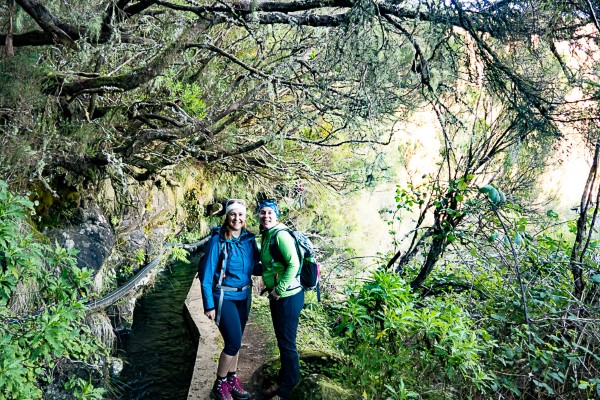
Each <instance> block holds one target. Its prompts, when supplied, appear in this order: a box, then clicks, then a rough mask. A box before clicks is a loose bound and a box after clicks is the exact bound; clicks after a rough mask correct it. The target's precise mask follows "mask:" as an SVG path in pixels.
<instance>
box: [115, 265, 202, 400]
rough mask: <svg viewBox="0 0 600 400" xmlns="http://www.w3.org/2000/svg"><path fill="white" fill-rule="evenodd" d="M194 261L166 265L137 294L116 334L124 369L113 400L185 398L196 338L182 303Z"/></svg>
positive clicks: (189, 282) (191, 276) (194, 266)
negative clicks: (128, 321) (127, 326)
mask: <svg viewBox="0 0 600 400" xmlns="http://www.w3.org/2000/svg"><path fill="white" fill-rule="evenodd" d="M197 261H198V260H197V259H192V262H191V264H185V263H182V262H175V263H173V264H171V265H170V267H169V268H166V269H165V270H164V271H162V272H161V273H160V274H159V276H158V278H157V281H156V284H155V286H154V287H153V288H152V289H150V290H149V291H148V292H147V293H146V294H145V295H144V296H143V297H142V298H141V299H138V302H137V304H136V307H135V311H134V316H133V326H132V327H131V331H130V332H128V334H126V335H121V337H120V343H119V349H118V350H119V357H120V358H122V359H123V360H124V369H123V371H122V373H121V375H120V376H119V378H118V382H116V385H115V386H117V391H119V393H118V394H117V395H116V397H115V398H116V399H120V400H140V399H157V400H168V399H172V400H179V399H186V398H187V393H188V389H189V385H190V381H191V379H192V373H193V369H194V361H195V359H196V346H197V343H196V342H195V341H194V340H193V338H192V335H191V333H190V332H189V329H188V328H187V325H186V322H185V320H184V317H183V305H184V301H185V298H186V296H187V294H188V292H189V290H190V287H191V284H192V280H193V279H194V275H195V273H196V264H197Z"/></svg>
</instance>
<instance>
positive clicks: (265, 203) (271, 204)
mask: <svg viewBox="0 0 600 400" xmlns="http://www.w3.org/2000/svg"><path fill="white" fill-rule="evenodd" d="M265 207H271V208H272V209H273V211H274V212H275V215H277V218H279V209H278V208H277V203H275V199H267V200H261V201H259V202H258V209H257V212H260V210H262V209H263V208H265Z"/></svg>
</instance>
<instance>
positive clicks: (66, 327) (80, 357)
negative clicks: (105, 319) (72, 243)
mask: <svg viewBox="0 0 600 400" xmlns="http://www.w3.org/2000/svg"><path fill="white" fill-rule="evenodd" d="M31 213H34V211H33V203H31V202H30V201H29V200H27V199H26V198H23V197H20V196H15V195H13V194H12V193H10V192H9V191H8V189H7V185H6V183H5V182H3V181H0V265H1V267H2V270H1V271H0V320H1V321H2V323H1V324H0V346H1V349H2V350H1V353H0V354H1V357H0V399H40V398H42V397H44V398H51V397H52V396H56V397H60V396H64V395H65V394H64V393H65V389H66V393H71V394H72V395H73V396H75V397H76V398H88V399H92V398H102V394H103V392H104V391H103V390H101V389H98V388H95V385H97V383H98V382H100V381H102V379H103V378H102V377H103V375H104V369H105V368H106V364H105V362H106V356H107V355H108V349H107V348H106V347H105V345H104V344H103V343H101V342H100V337H101V336H99V335H98V332H92V331H91V330H90V328H89V327H88V325H87V324H85V323H84V320H85V318H86V312H85V308H84V307H83V303H84V302H85V300H86V298H87V295H88V292H89V289H90V286H91V271H87V270H84V269H80V268H78V267H77V262H76V260H75V257H74V251H75V250H66V249H64V248H61V247H58V246H56V245H55V244H52V243H46V242H44V241H41V240H40V235H39V234H36V232H33V231H32V230H31V225H30V224H29V223H28V219H29V217H30V216H31Z"/></svg>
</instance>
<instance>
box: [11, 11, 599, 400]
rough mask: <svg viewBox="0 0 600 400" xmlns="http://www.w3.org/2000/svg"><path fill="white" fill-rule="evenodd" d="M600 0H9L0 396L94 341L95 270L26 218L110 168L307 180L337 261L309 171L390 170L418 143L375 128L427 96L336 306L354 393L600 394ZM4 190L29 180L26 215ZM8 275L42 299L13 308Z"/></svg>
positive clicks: (252, 180)
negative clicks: (565, 179) (366, 266)
mask: <svg viewBox="0 0 600 400" xmlns="http://www.w3.org/2000/svg"><path fill="white" fill-rule="evenodd" d="M599 12H600V10H599V9H598V5H597V4H596V2H593V1H589V0H499V1H492V0H489V1H488V0H481V1H462V0H450V1H438V0H429V1H421V2H399V1H369V0H357V1H347V0H319V1H313V0H299V1H294V0H290V1H287V0H280V1H278V0H269V1H264V0H263V1H261V0H259V1H231V2H230V1H224V2H217V3H210V2H205V1H202V0H201V1H198V0H193V1H192V0H173V1H162V0H138V1H131V0H86V1H76V0H72V1H59V0H51V1H45V2H41V1H39V0H6V1H3V2H2V3H1V5H0V22H1V24H0V43H3V45H4V47H3V54H2V59H1V63H0V133H1V136H0V179H2V180H4V181H5V182H7V184H6V185H5V184H3V185H2V186H1V187H0V192H1V193H2V198H3V199H5V200H3V201H5V203H6V208H5V211H4V214H3V215H0V217H1V218H4V219H2V224H4V225H2V229H3V231H2V237H1V238H0V244H1V245H2V246H3V247H0V262H1V263H2V274H1V275H0V278H1V284H2V292H1V293H0V300H1V301H2V304H0V313H1V315H2V319H3V322H4V321H7V323H3V325H2V328H1V329H2V331H1V332H2V339H1V340H2V359H1V360H0V368H2V371H10V372H7V373H6V374H5V373H4V372H3V373H2V374H1V375H0V388H6V390H0V396H4V397H6V398H27V397H36V396H37V397H39V396H41V393H42V391H46V392H47V391H48V390H50V389H52V387H53V384H54V382H55V381H56V382H59V381H60V382H62V383H61V386H64V385H63V384H64V382H67V384H66V387H67V388H70V389H69V390H71V391H72V392H73V393H75V395H76V396H78V397H81V398H85V397H93V396H100V395H101V394H100V392H99V391H97V390H95V389H94V388H93V387H92V386H93V384H94V383H97V382H98V381H97V380H96V379H95V378H96V377H95V376H93V374H92V375H89V374H90V372H89V371H93V370H94V369H95V363H96V361H97V359H96V358H94V357H92V355H97V354H98V352H96V350H95V349H96V346H101V345H97V344H94V343H95V342H94V340H93V338H92V337H91V336H90V337H88V336H86V335H88V334H89V333H88V332H85V329H84V328H81V326H82V325H79V324H78V322H79V321H80V320H81V318H83V315H82V314H81V312H82V311H81V310H80V305H79V304H80V302H81V301H82V298H83V297H84V296H85V295H86V294H87V292H86V291H87V289H86V287H87V285H88V279H89V277H88V276H87V272H85V271H83V270H79V269H77V267H76V266H75V265H74V264H73V259H72V257H71V256H70V255H69V254H68V252H66V251H65V250H63V249H60V248H55V247H53V246H49V245H48V244H36V245H30V244H29V243H33V242H31V241H32V240H33V239H32V238H38V237H39V240H37V239H36V241H35V243H43V239H42V235H39V236H38V234H34V236H27V235H26V234H25V232H26V231H27V230H29V229H32V230H33V232H35V228H34V227H35V224H40V223H44V224H50V223H52V222H51V221H53V219H52V218H48V216H52V215H56V214H58V213H59V212H60V213H63V214H64V215H61V217H66V218H68V215H69V213H68V210H70V209H73V208H75V207H79V206H82V205H83V204H84V203H85V201H84V200H85V199H86V196H88V195H90V196H92V197H93V196H95V195H97V190H98V188H99V187H100V182H101V181H103V180H110V181H111V182H112V184H113V186H114V187H116V188H122V189H123V190H122V191H120V192H123V193H125V192H126V190H125V187H126V186H127V185H128V184H130V183H131V182H132V181H137V182H148V181H150V182H156V185H159V182H164V180H161V179H159V177H162V178H164V177H165V176H167V177H168V176H170V174H172V173H173V171H174V170H177V171H178V172H177V173H181V172H180V171H185V170H186V167H187V166H191V167H193V168H195V169H202V170H203V171H206V173H207V175H210V174H211V173H212V174H214V175H218V174H220V175H219V176H225V175H227V176H229V177H233V178H232V179H233V180H235V181H236V182H240V181H242V182H243V183H244V187H245V188H248V190H250V191H252V192H253V193H254V192H257V191H259V190H262V191H265V192H269V193H270V194H278V195H279V194H281V193H282V192H285V191H286V190H287V189H286V188H289V187H291V185H292V183H293V182H294V181H296V180H297V179H301V180H302V181H303V182H305V185H306V188H307V192H308V193H307V201H308V202H309V203H310V201H311V196H310V195H312V202H313V203H312V204H313V205H314V207H312V208H308V209H309V211H310V212H311V213H312V214H311V215H309V216H308V217H307V218H308V219H307V221H310V222H308V223H302V221H301V220H300V219H298V223H299V226H300V227H301V228H302V229H305V230H311V231H312V232H311V233H313V234H318V235H320V237H321V238H322V239H325V236H326V235H327V234H328V233H329V234H331V235H333V236H336V235H337V236H338V237H340V238H342V239H341V240H338V241H335V240H334V241H331V242H327V244H328V245H327V246H323V248H325V247H327V249H328V250H327V251H326V252H324V254H323V259H324V260H325V262H326V263H329V264H334V265H332V268H333V267H334V266H338V267H340V268H341V264H339V263H338V261H339V260H340V259H341V257H340V254H341V253H342V252H344V251H350V250H351V249H349V248H345V247H350V246H346V244H343V243H342V244H340V243H341V242H342V241H343V237H344V235H345V234H347V232H348V229H350V228H349V227H346V228H344V229H342V228H340V221H341V220H343V215H342V216H341V215H339V214H343V207H342V210H341V211H338V214H337V215H336V209H335V207H334V206H333V204H334V202H328V203H327V205H328V206H329V207H328V208H327V209H326V210H323V208H324V207H325V205H324V204H323V203H325V202H324V201H323V200H322V199H323V198H324V197H325V196H330V195H331V194H327V195H325V194H323V193H324V190H325V188H330V189H335V191H336V192H337V193H342V194H349V193H353V192H356V191H360V190H362V189H364V188H367V187H373V186H374V185H377V184H378V182H381V181H382V180H384V179H397V177H398V176H399V175H400V171H401V170H404V169H408V164H409V159H408V158H409V156H410V154H411V151H414V149H413V150H411V148H410V146H406V147H405V148H403V149H402V153H403V154H402V156H403V157H404V158H403V159H399V158H398V157H391V158H390V157H389V156H390V152H389V151H387V150H384V147H385V145H389V144H393V145H396V143H397V142H395V141H394V140H395V139H398V137H402V136H404V135H406V134H407V131H408V130H409V129H410V128H408V126H409V125H408V124H409V123H410V121H411V118H412V117H413V116H414V115H415V113H420V112H428V113H429V114H428V115H429V116H430V119H432V120H433V121H431V122H432V124H435V125H436V126H437V129H438V130H439V138H440V141H439V157H435V158H434V159H432V160H431V163H432V164H435V168H434V171H435V172H433V173H430V174H428V175H426V176H424V177H422V178H419V177H418V175H417V174H416V173H417V171H413V172H414V174H413V175H411V176H410V179H406V180H405V182H404V183H402V185H399V186H398V191H397V195H396V202H397V209H396V210H395V213H394V214H393V220H392V221H390V222H391V224H392V226H391V227H390V230H391V234H392V235H395V238H396V241H395V243H396V248H394V249H393V250H392V251H390V252H389V254H384V255H383V257H384V259H385V261H384V262H383V263H382V265H381V267H380V268H379V269H378V270H377V271H375V272H372V273H373V275H369V276H368V278H365V279H366V280H364V281H357V282H356V283H352V284H350V285H349V286H348V287H347V289H346V290H345V291H344V292H343V293H344V296H346V297H345V298H344V299H345V301H344V303H343V305H334V306H332V307H333V310H334V311H335V312H334V313H335V314H336V317H335V318H334V319H333V320H334V321H335V323H332V329H334V331H335V334H336V335H338V338H339V339H343V340H341V341H339V342H338V341H335V346H337V347H336V348H337V349H338V350H339V351H340V352H343V353H344V354H346V355H347V359H346V360H347V363H346V364H345V365H344V366H343V367H342V370H343V372H344V373H343V374H342V375H341V376H343V377H345V378H346V383H347V384H348V385H351V386H354V387H355V388H356V389H358V390H359V392H360V393H362V394H363V395H364V396H366V397H367V398H397V399H400V398H419V397H420V398H468V397H470V398H490V397H494V398H592V397H594V396H599V395H600V391H599V390H600V389H599V387H600V382H599V379H600V375H599V373H598V356H597V355H596V354H597V353H598V341H599V338H598V332H599V331H600V329H599V326H598V304H599V301H600V300H599V290H598V286H599V280H600V277H599V270H598V265H597V232H596V229H595V226H596V225H597V222H596V217H597V205H598V204H599V203H600V190H599V183H598V182H597V181H598V179H597V172H598V171H597V169H598V161H599V149H600V141H599V140H598V115H599V110H598V99H599V96H598V93H600V92H599V91H598V85H599V82H600V80H599V76H598V75H599V70H598V65H597V57H598V54H599V53H598V44H599V41H600V39H599V35H600V23H599V21H598V19H597V15H598V13H599ZM563 143H570V145H571V146H579V147H581V148H582V149H583V150H582V152H583V153H586V154H589V159H590V160H591V162H590V169H589V175H588V179H587V183H586V185H585V187H584V188H582V189H581V190H582V191H581V202H580V205H579V207H578V217H577V219H576V220H574V221H565V220H564V215H562V214H559V213H557V212H555V211H553V210H551V209H549V208H548V207H547V205H546V204H540V203H539V202H537V199H538V194H539V192H540V186H542V185H543V183H542V182H540V181H539V177H540V176H541V175H542V173H543V172H544V171H545V170H546V168H547V166H548V164H549V163H550V161H551V160H554V159H555V158H556V155H555V150H556V149H557V148H559V147H560V146H562V144H563ZM418 150H419V149H417V151H418ZM565 157H568V154H567V155H566V156H565ZM160 184H163V183H160ZM9 187H10V189H11V190H10V191H9V190H8V188H9ZM319 191H321V192H319ZM117 192H119V191H117ZM11 193H21V194H23V195H24V194H25V193H30V196H29V197H30V199H32V200H37V201H38V202H37V203H35V210H36V215H35V218H31V219H30V220H29V221H28V222H29V223H31V224H32V225H29V224H25V223H24V222H21V221H25V220H24V219H23V218H24V217H25V216H26V214H27V213H28V212H30V211H31V210H32V208H31V207H32V204H31V203H28V202H29V200H26V199H25V197H20V196H13V195H12V194H11ZM117 195H118V194H117ZM119 200H122V199H117V201H119ZM319 200H320V201H319ZM342 206H343V204H342ZM65 211H67V212H65ZM291 211H293V210H291ZM327 212H329V214H328V213H327ZM289 216H290V217H294V215H289ZM110 217H111V223H113V224H116V223H118V221H119V217H120V216H119V215H118V213H116V215H111V216H110ZM398 221H412V222H413V224H412V226H410V227H408V229H406V226H404V227H403V229H402V230H399V229H398V228H397V226H396V222H398ZM185 233H189V232H185ZM345 267H346V264H344V268H345ZM22 287H33V288H35V289H34V292H35V293H38V294H39V296H37V295H36V296H33V297H32V298H28V299H27V301H26V302H24V304H23V305H21V301H20V300H19V299H20V297H19V296H18V295H17V293H21V292H22V289H21V288H22ZM40 313H41V314H40ZM337 317H339V318H337ZM10 321H16V322H10ZM28 324H33V325H36V326H29V325H28ZM38 324H39V326H38ZM53 324H58V325H53ZM53 326H60V327H61V328H60V329H59V328H56V329H55V328H52V329H50V328H51V327H53ZM47 328H48V329H47ZM76 331H77V332H78V333H80V334H81V335H82V336H81V339H77V340H75V339H73V337H75V336H74V335H75V332H76ZM80 331H81V332H80ZM36 332H46V333H41V334H40V333H36ZM44 334H45V335H46V336H47V337H48V338H49V339H43V340H42V339H40V337H39V336H36V335H44ZM53 335H58V336H53ZM58 345H60V346H58ZM36 346H38V347H36ZM56 346H58V347H56ZM35 349H38V350H35ZM80 362H81V363H83V364H86V368H82V369H81V370H79V369H78V368H75V367H71V364H74V365H81V364H79V363H80ZM19 365H20V366H22V367H20V368H19V367H14V366H19ZM66 365H69V367H68V368H67V367H66ZM57 366H60V367H61V368H58V367H57ZM63 367H64V368H63ZM84 371H87V372H84ZM364 371H366V372H367V373H366V374H365V373H364ZM86 374H88V375H86ZM340 379H341V378H340ZM2 385H4V386H2ZM86 391H87V393H84V392H86Z"/></svg>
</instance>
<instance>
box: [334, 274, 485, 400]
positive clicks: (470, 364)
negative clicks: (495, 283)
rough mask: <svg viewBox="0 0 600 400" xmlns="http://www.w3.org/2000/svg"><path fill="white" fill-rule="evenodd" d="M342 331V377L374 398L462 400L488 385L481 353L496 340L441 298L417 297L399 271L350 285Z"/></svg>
mask: <svg viewBox="0 0 600 400" xmlns="http://www.w3.org/2000/svg"><path fill="white" fill-rule="evenodd" d="M348 291H349V294H350V295H349V297H348V299H347V301H346V302H345V303H344V304H343V305H341V306H340V309H339V315H340V323H339V325H338V326H337V330H336V331H337V333H338V334H339V335H341V336H343V337H344V342H343V346H342V348H343V350H344V351H345V353H346V357H347V359H348V361H349V362H348V364H347V365H346V366H345V367H344V369H345V370H344V371H343V374H342V375H343V376H344V377H345V379H346V381H347V382H346V383H347V384H349V385H351V386H353V387H355V388H356V389H357V390H359V391H360V392H361V393H363V396H365V397H366V398H369V399H388V398H390V399H407V398H420V397H427V398H445V399H448V398H453V397H456V398H465V397H469V395H470V394H471V393H481V392H485V391H486V390H488V389H489V382H490V381H491V380H492V379H493V377H492V376H491V375H490V374H489V373H487V372H485V371H484V369H483V359H482V355H483V354H484V353H485V351H486V349H488V348H489V346H490V345H491V342H490V340H489V339H490V338H489V335H488V334H487V332H485V330H483V329H477V328H475V327H474V326H473V325H474V324H473V322H472V320H471V319H470V318H469V316H468V315H467V314H466V313H465V312H464V311H462V310H461V308H460V307H458V306H457V305H455V304H450V303H447V302H445V301H444V300H443V299H428V300H426V301H424V302H420V301H419V299H418V298H417V297H416V296H415V295H414V294H413V293H412V292H411V291H410V287H409V285H408V284H407V283H406V282H405V281H404V280H403V279H401V278H400V277H399V276H398V275H397V274H390V273H386V272H383V271H376V272H374V273H373V274H372V279H371V280H369V281H367V282H366V283H364V284H362V285H355V286H351V287H348Z"/></svg>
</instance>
